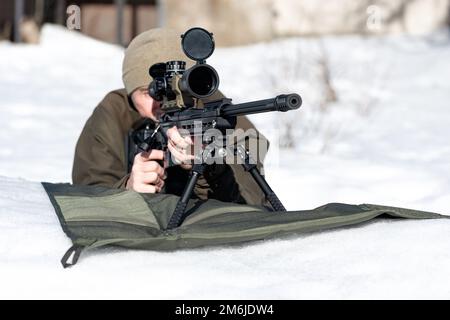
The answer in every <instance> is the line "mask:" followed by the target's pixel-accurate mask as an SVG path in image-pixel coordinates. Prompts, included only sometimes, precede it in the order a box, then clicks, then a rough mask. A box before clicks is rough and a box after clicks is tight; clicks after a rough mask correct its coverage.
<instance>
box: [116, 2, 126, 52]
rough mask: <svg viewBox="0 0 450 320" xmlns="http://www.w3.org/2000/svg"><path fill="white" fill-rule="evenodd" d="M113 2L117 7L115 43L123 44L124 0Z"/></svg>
mask: <svg viewBox="0 0 450 320" xmlns="http://www.w3.org/2000/svg"><path fill="white" fill-rule="evenodd" d="M115 3H116V9H117V43H118V44H120V45H121V46H123V45H124V43H123V10H124V8H125V0H115Z"/></svg>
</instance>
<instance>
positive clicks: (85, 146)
mask: <svg viewBox="0 0 450 320" xmlns="http://www.w3.org/2000/svg"><path fill="white" fill-rule="evenodd" d="M117 137H124V136H123V132H122V129H121V127H120V119H115V118H114V112H111V108H106V107H104V106H103V105H102V104H100V105H99V106H98V107H97V108H96V109H95V110H94V112H93V114H92V115H91V117H90V118H89V119H88V121H87V122H86V124H85V126H84V128H83V131H82V132H81V135H80V137H79V139H78V142H77V145H76V148H75V157H74V162H73V168H72V180H73V183H74V184H82V185H102V186H107V187H112V188H124V187H125V185H126V183H127V180H128V175H127V170H126V160H125V151H124V149H125V137H124V138H123V139H119V140H120V141H117V140H118V139H117Z"/></svg>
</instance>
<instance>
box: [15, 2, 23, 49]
mask: <svg viewBox="0 0 450 320" xmlns="http://www.w3.org/2000/svg"><path fill="white" fill-rule="evenodd" d="M23 9H24V0H16V1H14V42H21V41H22V37H21V34H20V24H21V22H22V18H23Z"/></svg>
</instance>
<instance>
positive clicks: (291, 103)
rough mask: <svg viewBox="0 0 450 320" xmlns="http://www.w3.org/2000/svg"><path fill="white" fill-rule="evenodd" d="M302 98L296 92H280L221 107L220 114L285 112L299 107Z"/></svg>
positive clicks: (232, 115) (237, 114)
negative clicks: (272, 96)
mask: <svg viewBox="0 0 450 320" xmlns="http://www.w3.org/2000/svg"><path fill="white" fill-rule="evenodd" d="M301 105H302V98H301V97H300V95H298V94H296V93H291V94H282V95H279V96H277V97H275V98H272V99H265V100H258V101H253V102H246V103H240V104H232V105H227V106H224V107H222V109H221V116H224V117H234V116H242V115H248V114H254V113H262V112H269V111H280V112H286V111H289V110H294V109H298V108H300V106H301Z"/></svg>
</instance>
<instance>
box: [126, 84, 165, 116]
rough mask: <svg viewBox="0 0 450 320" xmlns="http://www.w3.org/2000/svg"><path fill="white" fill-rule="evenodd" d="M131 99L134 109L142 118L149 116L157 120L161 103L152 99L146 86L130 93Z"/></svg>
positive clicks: (160, 112)
mask: <svg viewBox="0 0 450 320" xmlns="http://www.w3.org/2000/svg"><path fill="white" fill-rule="evenodd" d="M131 100H132V101H133V103H134V106H135V107H136V110H137V111H138V112H139V114H140V115H141V116H142V117H144V118H150V119H152V120H153V121H158V120H159V117H160V116H161V114H162V111H161V103H160V102H159V101H156V100H154V99H153V98H152V97H151V96H150V95H149V94H148V90H147V88H146V87H141V88H138V89H136V90H134V92H133V93H132V94H131Z"/></svg>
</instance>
